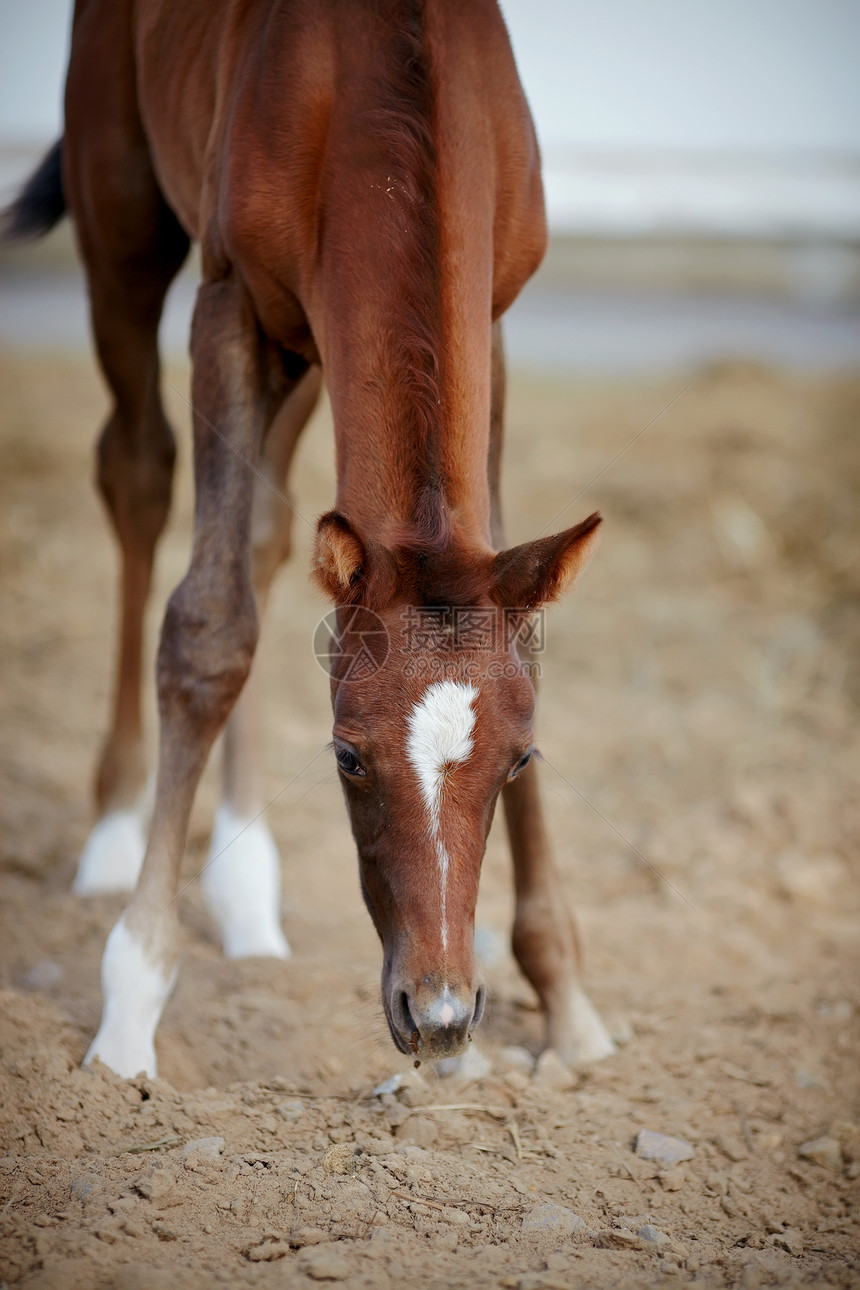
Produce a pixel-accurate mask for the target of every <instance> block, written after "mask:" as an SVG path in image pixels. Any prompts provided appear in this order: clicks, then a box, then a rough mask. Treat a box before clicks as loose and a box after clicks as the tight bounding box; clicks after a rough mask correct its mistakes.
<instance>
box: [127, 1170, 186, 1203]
mask: <svg viewBox="0 0 860 1290" xmlns="http://www.w3.org/2000/svg"><path fill="white" fill-rule="evenodd" d="M134 1189H135V1191H137V1192H139V1193H140V1195H141V1196H145V1197H146V1199H147V1200H149V1201H152V1203H153V1205H156V1206H160V1207H165V1206H167V1205H170V1204H174V1203H176V1204H178V1201H177V1199H176V1179H175V1178H174V1176H173V1173H172V1171H171V1170H170V1169H165V1168H163V1167H159V1166H157V1165H156V1166H155V1167H153V1168H151V1169H146V1170H144V1172H143V1173H142V1174H141V1175H140V1177H139V1178H138V1180H137V1182H136V1183H135V1184H134Z"/></svg>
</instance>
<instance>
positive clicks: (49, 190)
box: [0, 136, 66, 242]
mask: <svg viewBox="0 0 860 1290" xmlns="http://www.w3.org/2000/svg"><path fill="white" fill-rule="evenodd" d="M62 170H63V139H62V136H60V138H59V139H58V140H57V142H56V143H55V144H54V146H53V147H52V148H51V150H50V151H49V152H48V153H46V155H45V156H44V157H43V158H42V160H41V162H40V163H39V165H38V167H37V168H36V170H34V171H33V174H32V175H31V176H30V178H29V179H28V180H27V182H26V183H25V185H24V187H23V188H22V189H21V191H20V193H19V194H18V196H17V197H16V198H15V200H14V201H13V202H12V203H11V204H10V205H9V206H7V207H6V209H5V210H4V211H2V212H0V241H3V242H21V241H25V240H28V239H33V240H35V239H36V238H39V237H44V235H45V234H46V233H49V232H50V231H51V229H52V228H53V227H54V225H55V224H58V223H59V222H60V220H61V219H62V218H63V216H64V215H65V213H66V199H65V196H64V195H63V174H62Z"/></svg>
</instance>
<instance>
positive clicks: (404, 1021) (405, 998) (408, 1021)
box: [398, 990, 418, 1048]
mask: <svg viewBox="0 0 860 1290" xmlns="http://www.w3.org/2000/svg"><path fill="white" fill-rule="evenodd" d="M398 1003H399V1005H400V1018H399V1020H400V1023H401V1029H402V1031H403V1034H404V1035H408V1036H409V1038H410V1041H411V1043H412V1046H413V1048H414V1047H415V1045H416V1044H417V1042H418V1027H417V1026H416V1024H415V1018H414V1017H413V1016H412V1013H411V1012H410V1010H409V995H408V994H407V993H406V991H405V990H403V991H401V994H400V998H399V999H398Z"/></svg>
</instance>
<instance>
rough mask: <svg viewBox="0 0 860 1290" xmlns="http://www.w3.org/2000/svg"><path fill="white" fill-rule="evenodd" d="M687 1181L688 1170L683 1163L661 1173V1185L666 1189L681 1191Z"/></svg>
mask: <svg viewBox="0 0 860 1290" xmlns="http://www.w3.org/2000/svg"><path fill="white" fill-rule="evenodd" d="M686 1181H687V1171H686V1169H684V1167H683V1166H682V1165H676V1166H675V1168H674V1169H667V1170H666V1171H665V1173H662V1174H661V1175H660V1186H661V1187H662V1188H663V1190H664V1191H680V1190H681V1188H682V1187H683V1186H684V1183H685V1182H686Z"/></svg>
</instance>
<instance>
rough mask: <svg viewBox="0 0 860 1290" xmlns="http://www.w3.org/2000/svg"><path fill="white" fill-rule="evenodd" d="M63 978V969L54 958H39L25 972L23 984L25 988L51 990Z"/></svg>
mask: <svg viewBox="0 0 860 1290" xmlns="http://www.w3.org/2000/svg"><path fill="white" fill-rule="evenodd" d="M62 979H63V969H62V968H61V967H60V965H59V963H55V962H54V960H53V959H39V962H38V963H34V964H33V966H32V967H31V968H29V969H28V970H27V972H25V973H24V977H23V980H22V985H23V986H24V989H25V990H50V988H51V986H54V985H58V984H59V982H60V981H62Z"/></svg>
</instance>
